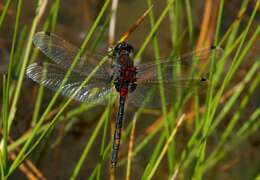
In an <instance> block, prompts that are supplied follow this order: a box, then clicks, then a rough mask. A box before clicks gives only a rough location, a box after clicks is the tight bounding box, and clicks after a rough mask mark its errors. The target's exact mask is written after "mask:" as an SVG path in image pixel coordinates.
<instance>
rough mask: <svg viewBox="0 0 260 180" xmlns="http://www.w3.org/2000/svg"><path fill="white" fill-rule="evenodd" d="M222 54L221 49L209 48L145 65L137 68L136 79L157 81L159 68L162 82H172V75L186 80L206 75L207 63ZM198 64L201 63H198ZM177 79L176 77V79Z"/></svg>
mask: <svg viewBox="0 0 260 180" xmlns="http://www.w3.org/2000/svg"><path fill="white" fill-rule="evenodd" d="M222 54H223V49H222V48H220V47H215V46H212V47H209V48H204V49H201V50H198V51H193V52H190V53H187V54H184V55H181V56H178V57H175V58H172V59H167V60H161V61H160V62H159V63H154V62H153V63H147V64H143V65H140V66H138V67H137V72H138V74H137V78H140V79H147V80H148V81H153V82H154V81H156V80H158V77H159V73H158V71H157V67H158V66H160V68H161V71H162V76H161V77H160V78H162V79H164V80H172V77H173V75H175V76H178V78H181V79H182V78H187V77H189V75H191V74H192V76H194V73H200V74H203V73H207V71H208V65H209V61H206V60H207V59H211V58H212V57H213V56H214V57H215V58H220V57H221V56H222ZM200 62H203V64H202V63H200ZM176 78H177V77H176Z"/></svg>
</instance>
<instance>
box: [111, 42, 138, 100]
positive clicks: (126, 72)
mask: <svg viewBox="0 0 260 180" xmlns="http://www.w3.org/2000/svg"><path fill="white" fill-rule="evenodd" d="M132 54H133V47H132V46H131V45H130V44H128V43H127V42H122V43H119V44H118V45H116V47H115V49H114V58H115V64H117V65H116V66H115V67H116V69H117V73H116V74H117V75H116V78H115V88H116V90H117V91H118V92H120V95H122V96H125V95H126V94H127V93H128V92H132V91H134V90H135V88H136V68H135V67H134V63H133V59H132Z"/></svg>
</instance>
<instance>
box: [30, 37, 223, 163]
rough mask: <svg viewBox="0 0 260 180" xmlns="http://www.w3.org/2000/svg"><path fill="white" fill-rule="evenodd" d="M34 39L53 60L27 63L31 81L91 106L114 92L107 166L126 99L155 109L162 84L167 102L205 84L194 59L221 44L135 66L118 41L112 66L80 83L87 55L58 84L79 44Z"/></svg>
mask: <svg viewBox="0 0 260 180" xmlns="http://www.w3.org/2000/svg"><path fill="white" fill-rule="evenodd" d="M33 43H34V45H35V46H36V47H38V48H39V49H40V50H41V51H42V52H43V53H44V54H45V55H46V56H48V57H49V58H50V59H51V60H52V61H53V63H39V62H36V63H33V64H31V65H29V66H28V68H27V71H26V73H27V76H28V77H29V78H30V79H32V80H33V81H35V82H37V83H39V84H42V85H44V86H45V87H47V88H49V89H51V90H54V91H57V90H59V92H60V93H61V94H62V95H64V96H67V97H71V96H72V97H73V98H74V99H75V100H78V101H81V102H87V103H93V104H101V105H106V104H107V103H108V101H109V99H110V98H111V95H117V94H119V109H118V114H117V117H116V128H115V133H114V142H113V145H112V158H111V162H112V167H115V166H116V163H117V157H118V151H119V146H120V138H121V129H122V122H123V117H124V111H125V103H126V100H127V101H130V103H132V104H133V105H135V106H144V107H150V108H160V107H161V103H160V91H159V88H158V86H159V84H160V83H162V84H163V87H164V95H165V97H167V98H166V105H171V104H173V102H174V101H173V99H172V94H173V92H174V90H175V89H185V88H189V87H192V88H193V87H194V86H196V87H201V86H202V87H204V86H205V85H207V83H208V80H207V78H206V77H205V76H203V74H202V73H201V72H200V71H199V70H198V69H196V68H194V67H196V65H195V66H194V61H195V60H196V59H197V60H198V59H199V60H202V59H206V58H210V57H211V56H212V55H213V54H220V52H221V51H222V49H221V48H218V47H215V46H212V47H209V48H205V49H202V50H199V51H195V52H191V53H188V54H185V55H183V56H179V57H176V58H175V59H173V60H170V59H165V60H163V61H160V62H159V63H147V64H143V65H142V64H140V65H139V66H136V65H135V64H134V62H133V58H132V57H133V52H134V48H133V46H132V45H130V44H129V43H128V42H126V41H122V42H120V43H118V44H117V45H116V46H115V47H114V48H113V49H112V51H110V52H112V53H111V55H110V56H111V58H112V59H113V63H112V66H111V65H110V64H109V63H105V64H103V65H102V66H101V67H99V69H98V70H97V71H96V73H95V75H94V76H93V77H92V78H91V79H90V81H89V82H88V83H87V84H86V85H84V86H81V84H82V82H83V81H84V79H86V77H87V76H88V75H89V74H90V73H91V72H92V70H93V69H94V68H95V65H93V64H91V62H90V61H89V59H88V56H82V57H80V59H79V61H78V62H77V64H76V65H75V67H74V69H73V70H72V72H71V74H70V75H69V77H68V78H67V80H66V82H65V83H62V82H63V79H64V77H65V74H66V71H67V70H68V69H69V68H70V66H71V64H72V60H73V58H74V56H75V55H76V54H77V52H78V48H77V47H75V46H74V45H72V44H70V43H68V42H66V41H65V40H63V39H62V38H60V37H58V36H57V35H55V34H52V33H45V32H39V33H36V34H35V35H34V37H33ZM157 66H160V68H161V72H162V73H161V76H159V74H158V72H157ZM197 71H198V72H199V73H198V72H197ZM112 85H113V86H112Z"/></svg>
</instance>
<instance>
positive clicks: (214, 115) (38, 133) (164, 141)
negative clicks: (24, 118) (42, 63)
mask: <svg viewBox="0 0 260 180" xmlns="http://www.w3.org/2000/svg"><path fill="white" fill-rule="evenodd" d="M210 2H211V1H208V2H207V3H208V4H205V9H204V17H205V18H203V23H202V24H201V27H200V29H201V30H202V29H203V31H201V33H200V34H199V36H198V35H197V34H196V32H195V27H194V19H193V15H192V14H194V12H193V6H192V4H193V3H194V2H191V1H189V0H185V2H182V1H179V0H168V1H166V3H165V7H164V8H163V10H162V11H160V14H159V15H158V16H156V15H155V14H156V13H157V12H156V13H155V12H153V11H155V10H156V8H154V9H153V10H152V11H151V13H150V14H149V17H147V19H146V21H149V23H150V32H149V33H148V34H146V36H145V39H144V41H143V44H142V45H141V46H140V48H139V51H138V52H137V53H136V56H135V62H138V60H140V58H141V56H142V54H143V52H144V51H145V49H146V48H147V46H148V45H149V44H151V45H152V47H153V52H154V58H155V59H156V60H158V61H159V59H160V58H159V57H160V54H161V47H160V41H159V37H158V33H159V30H160V28H161V24H162V23H163V21H165V20H166V19H168V21H169V29H170V33H171V34H170V35H169V37H170V38H169V39H171V46H172V47H174V49H173V51H172V53H171V54H177V55H178V54H179V53H180V52H181V50H182V45H183V44H185V43H186V44H187V45H186V46H189V47H191V48H194V49H199V48H201V46H208V45H209V44H214V45H216V46H220V47H223V49H224V50H223V55H222V56H221V59H216V58H214V57H213V59H211V61H210V62H211V64H210V68H209V81H210V83H209V86H208V88H207V90H206V91H207V92H206V97H205V102H203V101H202V100H201V98H200V93H196V95H195V97H194V98H190V99H189V104H190V107H193V108H187V107H185V104H187V103H184V102H186V101H187V100H186V99H185V98H186V96H185V97H184V95H183V96H181V97H176V102H175V104H176V106H174V107H172V108H169V109H168V108H167V106H166V98H168V97H166V95H165V94H164V93H163V92H164V88H165V87H163V85H162V84H161V85H160V86H159V88H160V90H161V94H160V96H161V98H160V102H161V104H162V109H161V111H159V114H160V115H159V116H156V120H155V121H154V122H153V123H150V124H149V125H147V126H146V128H145V129H142V134H140V133H139V132H138V131H137V130H134V129H138V126H139V125H138V123H143V122H142V121H144V120H143V115H144V114H145V113H146V112H148V114H152V113H151V112H149V111H148V110H146V109H145V108H144V107H140V108H139V109H138V110H137V111H135V113H132V114H131V117H132V118H133V119H134V120H133V121H130V123H128V124H125V127H124V131H123V137H122V139H123V140H122V142H123V144H127V143H128V141H127V139H128V137H130V133H131V140H130V142H129V143H130V145H129V147H130V149H129V154H128V155H127V153H122V156H120V159H119V167H118V170H117V172H120V171H121V172H124V170H126V171H125V176H126V178H127V179H131V177H133V178H136V177H140V176H141V177H142V179H151V178H153V177H156V176H157V175H161V176H162V177H168V178H170V179H176V178H179V179H186V178H193V179H202V178H203V177H207V176H213V175H214V176H217V177H220V178H221V176H220V175H219V173H218V172H217V173H216V172H215V170H214V168H220V167H221V166H222V164H223V161H224V163H225V160H224V158H231V159H233V158H235V157H234V156H233V155H232V152H234V151H236V150H237V149H241V148H240V145H241V144H243V143H245V142H246V141H248V139H249V138H250V136H253V135H256V133H257V131H258V130H259V127H260V122H259V117H260V109H259V108H254V109H252V110H251V113H250V114H249V115H247V117H246V118H245V115H244V114H245V111H246V108H247V106H248V104H249V102H250V99H251V98H252V96H253V95H254V93H255V92H256V90H257V88H258V85H259V81H260V75H259V69H260V68H259V66H260V59H259V57H255V58H254V59H252V60H251V61H250V62H249V63H248V61H247V59H248V54H250V53H252V52H253V50H254V47H255V46H256V41H257V38H258V37H259V34H260V27H259V25H255V24H258V23H259V22H257V20H256V15H257V10H259V4H260V2H259V1H256V2H255V3H254V2H252V1H248V0H243V1H241V4H240V10H239V11H238V12H236V13H237V18H236V19H234V20H233V22H231V23H230V24H229V25H228V27H227V28H226V29H225V28H224V23H225V18H226V17H225V16H224V9H225V5H226V4H225V1H224V0H219V1H218V11H214V13H210V12H213V11H211V10H212V8H216V7H215V6H214V7H213V5H212V4H210ZM10 3H11V1H7V2H6V3H5V4H4V6H3V7H4V8H3V10H2V14H1V17H0V29H3V28H5V23H7V22H6V21H5V19H6V17H7V16H8V10H9V9H10V8H11V6H10ZM47 3H49V5H50V6H47ZM61 3H62V2H60V0H55V1H53V2H48V1H47V0H39V1H38V4H37V7H36V8H35V16H34V18H33V21H32V24H31V25H25V26H23V25H22V23H21V18H20V16H21V13H22V12H23V4H24V2H23V1H18V3H17V4H14V6H15V7H16V10H15V12H16V16H15V23H14V25H13V27H14V28H13V36H12V40H10V41H11V42H12V46H11V49H10V51H9V52H10V57H9V64H8V72H7V75H4V76H2V77H1V78H2V87H1V90H2V96H1V97H2V101H1V109H2V111H1V116H0V122H1V131H0V132H1V134H2V136H1V137H2V138H1V146H0V161H1V164H0V170H1V171H0V172H1V179H8V177H10V176H14V175H15V174H16V171H18V168H20V170H21V171H22V172H23V173H24V174H25V175H26V176H28V177H31V176H33V177H35V178H40V177H41V178H44V174H43V173H41V172H40V171H37V170H36V169H37V168H36V167H37V165H35V166H34V165H32V164H33V163H32V162H31V161H29V160H30V158H31V156H30V155H31V154H32V153H34V154H37V153H39V154H40V153H41V149H42V146H40V144H43V143H44V142H45V141H47V140H48V139H51V138H50V137H51V136H50V135H51V134H52V132H55V131H54V130H55V128H58V127H59V125H60V124H63V123H65V130H64V133H65V134H66V133H68V132H69V131H70V130H71V128H72V127H73V125H74V124H75V123H76V122H77V121H78V120H79V119H80V117H81V116H82V115H84V114H85V112H86V111H87V112H90V111H94V108H96V106H94V105H89V104H82V105H79V106H76V107H73V108H68V107H69V105H70V104H71V102H72V98H69V99H65V100H64V101H63V102H61V103H59V102H57V99H58V96H59V93H58V92H56V93H55V94H54V95H53V97H52V99H51V100H50V101H49V103H48V105H47V107H46V108H44V111H43V112H42V111H41V109H42V108H43V107H42V102H43V101H44V94H45V91H44V87H40V88H39V89H38V90H37V94H36V97H37V98H35V102H34V104H35V108H34V112H31V115H30V117H32V119H31V121H30V124H31V127H30V128H29V129H28V131H26V132H24V135H23V136H20V137H18V138H17V139H14V140H13V137H12V134H13V133H14V134H15V132H13V131H14V130H15V124H14V123H13V122H14V121H16V120H19V119H18V116H17V113H18V111H19V110H20V109H22V108H23V107H22V106H21V105H20V104H21V103H22V101H24V99H23V97H22V90H23V89H25V88H28V87H27V86H24V82H25V70H26V67H27V65H28V64H29V63H31V62H33V61H35V59H36V57H37V56H38V54H39V53H38V51H37V50H35V49H33V48H32V37H33V35H34V34H35V33H36V29H37V27H38V26H39V23H40V22H43V28H42V29H43V30H44V31H46V30H51V31H54V30H55V26H56V23H57V21H58V19H57V17H58V13H59V8H60V4H61ZM110 3H111V2H110V0H106V1H105V2H104V4H103V6H102V8H101V10H100V12H99V13H98V15H97V17H96V19H95V21H94V23H93V25H92V26H91V28H90V30H89V32H88V35H87V36H86V37H85V38H84V41H83V43H82V44H81V46H80V51H79V53H78V54H77V55H76V57H75V58H74V60H73V63H72V66H71V68H70V69H69V70H68V72H67V75H66V77H68V76H69V74H70V73H71V71H72V69H73V67H74V66H75V64H76V63H77V60H78V59H79V57H80V56H81V55H82V54H83V53H84V51H85V50H86V48H87V47H89V48H90V49H91V51H95V49H96V47H97V44H98V43H100V41H101V40H102V39H104V36H105V33H104V32H106V31H105V30H106V29H107V27H108V23H109V22H110V21H109V20H110V18H112V19H113V23H115V21H114V20H116V16H115V15H113V12H110V11H109V9H108V7H109V5H110ZM146 3H147V7H148V8H149V7H150V6H151V5H152V2H151V1H150V0H147V1H146ZM211 3H213V1H212V2H211ZM117 5H118V8H120V3H119V4H117ZM154 6H156V5H154ZM47 7H48V8H47ZM249 7H253V9H252V11H250V14H249V17H248V18H247V19H246V20H245V22H243V21H244V19H243V18H244V17H245V16H246V12H247V11H248V9H249ZM110 14H111V17H110V16H108V18H105V15H110ZM140 14H141V13H140ZM44 15H46V16H44ZM208 16H210V18H206V17H208ZM182 17H184V18H182ZM103 19H105V21H102V20H103ZM183 19H184V20H185V23H186V26H185V27H186V28H185V30H183V29H182V28H183V27H182V26H180V25H181V24H182V23H183V22H182V21H183ZM141 26H142V25H141ZM98 27H102V30H101V31H100V32H99V33H97V34H98V35H96V34H95V32H96V31H97V29H98ZM110 27H111V26H110ZM242 27H243V28H242ZM202 32H203V33H202ZM133 36H134V35H133ZM91 39H92V40H93V42H94V43H92V44H91V43H90V40H91ZM184 39H188V40H187V41H186V42H183V41H184ZM110 41H111V40H110ZM197 42H199V43H197ZM106 61H107V57H105V58H103V59H101V60H100V63H99V65H98V66H97V67H96V68H95V69H94V70H93V72H92V73H91V74H89V76H87V77H86V79H85V81H84V82H83V83H82V86H83V85H84V84H87V83H88V81H89V80H90V79H91V77H92V76H93V75H94V74H95V72H96V70H97V69H98V68H99V67H100V66H101V65H102V64H103V63H105V62H106ZM245 62H246V63H247V64H248V65H247V66H246V67H244V65H243V64H244V63H245ZM229 63H230V66H229V67H228V69H226V67H227V64H229ZM243 68H246V71H245V72H241V69H243ZM157 70H158V71H159V74H160V67H158V69H157ZM161 73H162V72H161ZM241 73H243V75H242V76H241ZM14 74H15V75H17V77H18V79H17V80H16V79H14V78H13V76H14ZM65 81H66V78H65V79H64V82H63V83H65ZM27 91H30V92H31V89H27ZM184 99H185V100H184ZM115 110H116V109H114V108H113V102H111V103H109V104H108V105H107V107H106V108H104V109H103V111H102V115H100V116H99V117H97V118H96V119H98V120H97V121H96V122H95V128H94V129H93V131H92V132H91V135H90V136H89V137H88V138H87V139H86V144H85V145H84V148H83V149H82V153H81V154H78V156H77V157H78V160H77V161H76V162H74V163H75V164H73V165H71V164H70V165H69V168H70V171H71V174H70V178H71V179H77V178H78V177H80V176H82V177H84V178H86V176H89V179H94V178H95V179H102V177H104V176H107V174H108V172H109V170H107V169H108V168H107V167H109V162H110V161H109V158H110V151H111V139H110V138H107V136H108V134H109V133H108V132H109V124H110V122H109V121H110V119H112V118H113V111H115ZM180 122H182V124H186V123H187V124H188V122H192V124H193V125H192V128H191V132H190V133H189V134H188V135H186V136H187V137H186V139H187V141H186V142H185V143H183V142H181V141H180V140H179V134H180V132H181V131H182V132H185V131H184V130H183V129H182V128H181V126H180V125H181V124H180ZM223 124H225V126H224V127H222V126H223ZM220 128H222V130H221V131H219V129H220ZM131 129H132V131H131ZM63 136H64V135H63ZM99 136H100V137H101V138H100V139H101V143H100V144H98V145H97V143H96V141H97V139H99V138H98V137H99ZM214 138H218V140H217V141H216V142H214V143H213V142H211V139H214ZM56 143H59V142H58V141H56ZM148 146H149V147H150V148H149V149H147V147H148ZM96 147H98V148H99V149H98V150H96V149H95V148H96ZM48 149H49V150H50V151H52V149H51V148H48ZM93 149H94V150H96V151H95V152H91V150H93ZM62 151H66V149H62ZM122 151H123V150H122ZM147 151H148V152H149V153H147ZM93 154H95V157H98V160H97V161H95V162H94V163H93V164H91V165H89V162H90V161H89V160H90V159H93V158H92V156H93ZM143 155H145V158H144V159H145V160H144V162H142V163H140V162H139V161H135V159H138V158H141V157H142V156H143ZM258 158H259V157H258ZM240 160H241V159H239V161H240ZM28 161H29V162H30V163H28ZM241 161H242V160H241ZM91 162H92V161H91ZM35 163H36V162H35ZM28 164H30V165H28ZM86 164H87V165H88V166H87V172H86V171H85V166H84V165H86ZM141 165H142V167H141V169H142V172H140V171H139V172H138V173H137V172H136V169H138V168H139V167H140V166H141ZM124 166H126V168H124ZM230 166H231V167H236V164H234V165H232V164H231V165H230ZM88 167H89V168H88ZM135 167H137V168H135ZM165 167H167V168H165ZM231 167H230V168H231ZM248 168H249V169H250V171H251V172H253V173H251V174H247V175H248V177H246V178H248V179H253V178H256V177H257V176H258V177H259V176H260V175H259V174H258V173H259V172H257V168H258V167H254V166H251V167H248ZM83 169H84V170H83ZM237 173H240V172H237ZM86 174H87V175H86ZM120 174H121V173H120ZM117 175H118V174H115V172H112V173H111V174H110V177H111V179H112V178H115V177H116V176H117ZM230 177H231V176H230Z"/></svg>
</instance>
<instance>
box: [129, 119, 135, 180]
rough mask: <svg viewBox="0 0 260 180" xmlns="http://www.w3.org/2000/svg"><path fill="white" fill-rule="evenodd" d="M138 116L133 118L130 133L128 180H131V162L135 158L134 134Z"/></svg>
mask: <svg viewBox="0 0 260 180" xmlns="http://www.w3.org/2000/svg"><path fill="white" fill-rule="evenodd" d="M136 120H137V114H135V116H134V118H133V126H132V130H131V133H130V141H129V146H128V149H129V150H128V156H127V166H126V180H130V179H131V162H132V157H133V146H134V134H135V126H136Z"/></svg>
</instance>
